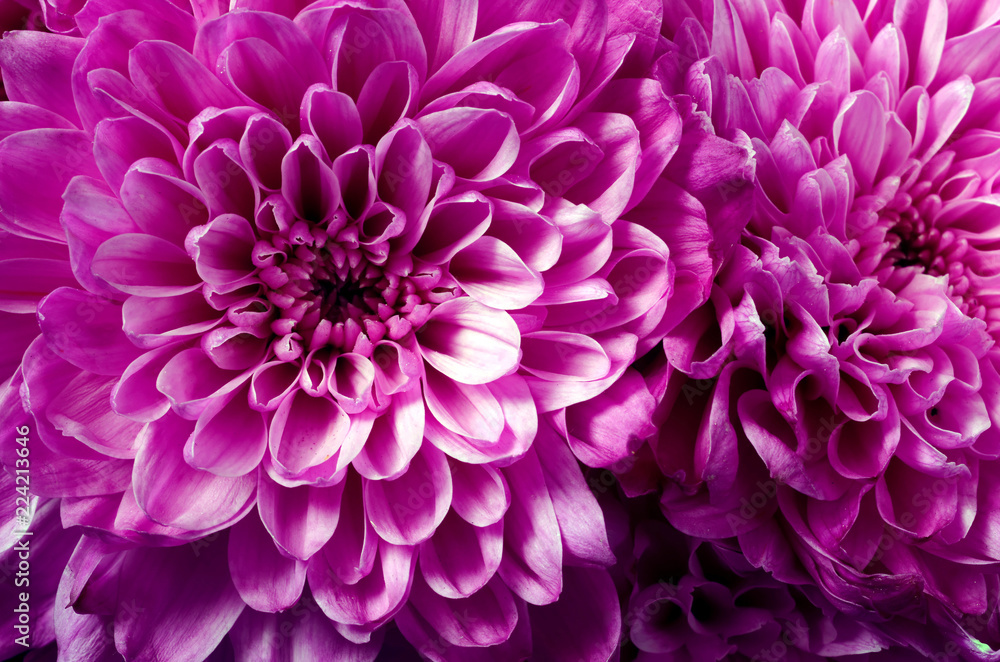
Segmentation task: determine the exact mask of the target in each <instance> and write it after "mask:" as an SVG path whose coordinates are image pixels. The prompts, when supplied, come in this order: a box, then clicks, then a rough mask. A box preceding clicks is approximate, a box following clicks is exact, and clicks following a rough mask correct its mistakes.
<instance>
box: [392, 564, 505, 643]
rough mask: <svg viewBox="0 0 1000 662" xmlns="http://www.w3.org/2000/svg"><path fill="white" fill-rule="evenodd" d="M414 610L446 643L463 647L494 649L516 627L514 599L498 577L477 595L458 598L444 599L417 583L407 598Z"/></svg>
mask: <svg viewBox="0 0 1000 662" xmlns="http://www.w3.org/2000/svg"><path fill="white" fill-rule="evenodd" d="M410 607H411V608H413V609H415V610H416V611H417V612H419V613H420V615H421V616H422V617H423V618H424V619H425V620H426V621H427V623H428V624H429V625H431V626H432V627H433V628H434V629H435V630H437V631H438V632H440V633H441V638H442V639H443V641H444V642H445V643H447V644H451V645H453V646H463V647H481V646H493V645H496V644H499V643H502V642H504V641H506V640H507V639H508V637H510V635H511V633H512V632H513V630H514V626H515V625H517V620H518V613H517V605H516V604H515V600H514V596H513V595H511V592H510V590H508V588H507V587H506V586H504V583H503V582H502V581H500V579H499V578H496V579H493V580H492V581H490V582H489V583H488V584H486V586H485V587H483V588H482V589H480V590H479V591H478V592H476V593H474V594H472V595H470V596H468V597H462V598H457V599H448V598H443V597H441V596H440V595H438V594H436V593H435V592H434V591H432V590H430V588H429V587H428V586H427V585H426V584H424V583H423V582H422V581H420V580H417V581H415V582H414V585H413V592H412V594H411V595H410Z"/></svg>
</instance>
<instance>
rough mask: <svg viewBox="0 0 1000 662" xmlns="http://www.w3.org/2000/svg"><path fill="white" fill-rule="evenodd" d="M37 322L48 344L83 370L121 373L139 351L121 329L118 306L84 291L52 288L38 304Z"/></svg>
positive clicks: (98, 372)
mask: <svg viewBox="0 0 1000 662" xmlns="http://www.w3.org/2000/svg"><path fill="white" fill-rule="evenodd" d="M38 323H39V325H40V327H41V331H42V334H43V335H44V336H45V340H46V342H47V343H48V344H49V346H50V347H52V348H53V349H54V350H55V351H57V352H59V354H60V355H61V356H62V358H63V359H65V360H66V361H69V362H70V363H72V364H73V365H75V366H77V367H78V368H80V369H82V370H87V371H89V372H93V373H96V374H99V375H120V374H121V373H122V371H123V370H125V368H126V367H128V365H129V364H130V363H132V361H134V360H135V359H136V358H138V356H139V354H140V350H139V349H138V348H137V347H136V346H135V345H133V344H132V343H131V342H129V340H128V338H127V337H126V336H125V333H124V332H123V331H122V310H121V306H119V305H118V304H116V303H114V302H111V301H108V300H107V299H103V298H100V297H96V296H93V295H91V294H89V293H87V292H81V291H80V290H75V289H71V288H60V289H58V290H55V291H54V292H52V294H50V295H48V296H47V297H45V299H43V300H42V302H41V303H40V304H39V306H38ZM70 330H72V331H73V332H71V331H70Z"/></svg>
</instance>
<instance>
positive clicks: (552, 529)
mask: <svg viewBox="0 0 1000 662" xmlns="http://www.w3.org/2000/svg"><path fill="white" fill-rule="evenodd" d="M503 474H504V477H505V478H506V479H507V484H508V485H509V486H510V495H511V500H510V508H509V509H508V511H507V514H506V515H505V516H504V556H503V560H501V561H500V569H499V573H500V576H501V577H502V578H503V580H504V582H505V583H506V584H507V586H508V587H509V588H510V589H511V590H512V591H514V593H516V594H517V595H518V596H519V597H521V598H522V599H524V600H526V601H527V602H529V603H531V604H536V605H545V604H550V603H552V602H555V601H556V600H557V599H558V598H559V594H560V593H561V592H562V540H561V539H560V536H559V522H558V520H557V519H556V512H555V509H554V508H553V505H552V499H551V498H550V497H549V493H548V489H547V488H546V487H545V476H544V474H543V472H542V467H541V465H540V464H539V461H538V457H537V455H536V454H535V453H534V452H532V451H528V453H527V454H526V455H525V456H524V457H523V458H522V459H521V460H519V461H517V462H515V463H514V464H512V465H511V466H509V467H506V468H504V469H503Z"/></svg>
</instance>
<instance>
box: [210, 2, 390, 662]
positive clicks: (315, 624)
mask: <svg viewBox="0 0 1000 662" xmlns="http://www.w3.org/2000/svg"><path fill="white" fill-rule="evenodd" d="M268 3H269V5H270V4H272V3H271V0H268ZM316 611H318V607H317V606H316V603H315V602H313V601H312V600H307V599H303V600H302V602H301V603H300V604H299V605H297V606H295V607H294V608H293V609H292V610H291V611H290V612H287V613H283V614H262V613H259V612H256V611H253V610H250V609H246V610H244V611H243V615H242V616H240V619H239V620H238V621H236V625H234V626H233V629H232V630H231V631H230V634H229V637H230V640H231V641H232V642H233V649H234V650H235V654H236V660H237V662H259V661H262V660H267V661H268V662H295V661H296V660H337V661H338V662H374V660H375V657H376V656H377V655H378V651H379V647H380V646H381V643H382V642H381V641H380V640H379V638H377V637H373V638H372V640H371V641H370V642H369V643H366V644H355V643H353V642H350V641H348V640H346V639H344V637H343V636H341V635H340V634H339V633H338V632H337V629H336V627H335V625H334V623H333V622H331V621H330V619H328V618H324V617H322V615H319V614H316V613H315V612H316Z"/></svg>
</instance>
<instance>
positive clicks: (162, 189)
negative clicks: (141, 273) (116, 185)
mask: <svg viewBox="0 0 1000 662" xmlns="http://www.w3.org/2000/svg"><path fill="white" fill-rule="evenodd" d="M121 201H122V205H123V206H124V207H125V209H126V211H128V213H129V216H131V217H132V218H133V219H134V220H135V223H136V225H138V226H139V227H140V228H142V230H143V231H144V232H146V233H148V234H151V235H156V236H157V237H161V238H163V239H166V240H167V241H170V242H172V243H174V244H176V245H178V246H183V245H184V238H185V237H187V234H188V231H189V230H190V229H191V228H193V227H196V226H199V225H202V224H203V223H205V222H207V221H208V208H207V207H206V206H205V201H204V199H203V198H202V195H201V192H200V191H199V190H198V189H197V188H196V187H194V186H192V185H191V184H189V183H188V182H186V181H184V179H183V178H182V177H181V176H180V172H179V170H178V169H177V167H176V166H174V165H173V164H169V163H167V162H164V161H160V160H158V159H151V158H149V159H142V160H140V161H137V162H136V163H134V164H132V166H131V167H130V168H129V169H128V172H126V173H125V179H124V180H123V182H122V186H121Z"/></svg>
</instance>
